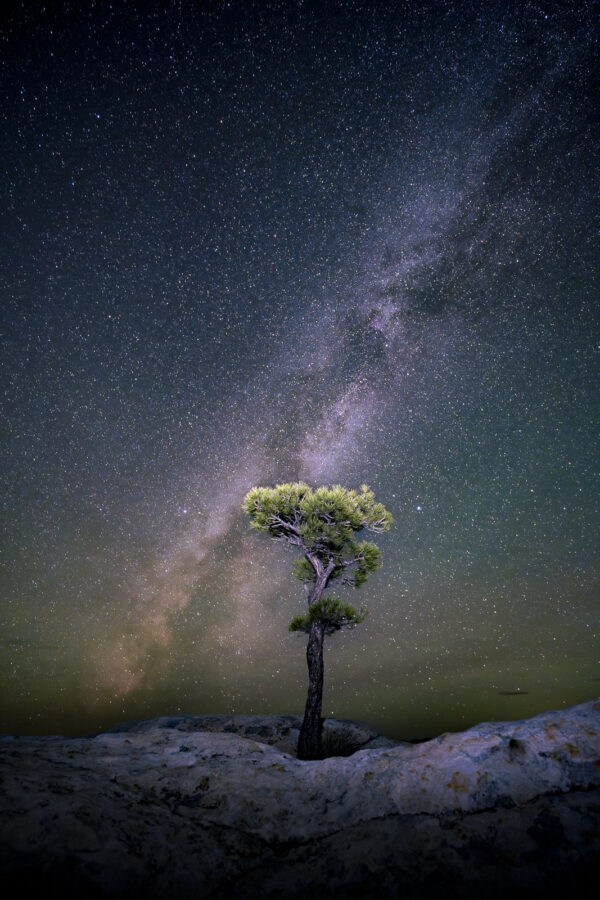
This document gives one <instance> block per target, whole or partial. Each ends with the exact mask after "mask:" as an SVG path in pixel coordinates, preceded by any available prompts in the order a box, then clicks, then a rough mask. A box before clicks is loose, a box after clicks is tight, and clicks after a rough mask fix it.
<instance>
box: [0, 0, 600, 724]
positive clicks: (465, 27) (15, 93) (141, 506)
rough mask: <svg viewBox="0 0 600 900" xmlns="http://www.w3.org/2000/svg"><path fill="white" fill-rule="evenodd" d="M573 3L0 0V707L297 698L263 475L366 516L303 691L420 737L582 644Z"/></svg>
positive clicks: (587, 641) (586, 40)
mask: <svg viewBox="0 0 600 900" xmlns="http://www.w3.org/2000/svg"><path fill="white" fill-rule="evenodd" d="M599 13H600V8H599V7H598V4H597V3H596V2H594V0H583V2H577V3H575V2H564V3H560V2H540V3H534V2H495V0H490V2H485V3H483V2H475V0H472V2H458V0H439V2H435V3H434V2H427V0H426V2H412V0H405V2H400V3H391V2H380V0H374V2H354V0H349V2H343V3H342V2H331V3H327V4H323V3H317V2H309V0H305V2H302V0H295V2H289V3H287V2H278V0H272V2H261V3H259V2H244V3H241V2H239V3H238V2H233V0H232V2H213V3H205V4H199V3H191V2H187V0H180V2H160V3H159V2H154V3H152V2H151V3H145V4H138V3H135V2H133V3H126V4H121V3H111V2H98V3H90V4H84V5H82V4H74V3H73V4H72V3H70V2H62V3H47V4H45V5H44V6H41V5H38V4H36V3H21V4H13V5H12V7H11V11H10V12H9V13H4V14H3V19H2V21H1V24H0V67H1V68H0V73H1V74H0V90H1V96H2V103H1V104H0V116H1V118H2V128H1V129H0V141H1V143H2V151H1V155H0V158H1V160H2V167H3V177H2V180H1V183H0V191H1V193H2V201H1V203H0V214H1V215H2V220H3V223H2V224H3V229H2V233H3V235H4V240H3V241H2V244H1V246H0V253H1V254H2V264H1V266H0V307H1V310H0V314H1V321H0V327H1V334H2V343H3V350H2V362H1V365H2V394H1V399H2V402H1V410H2V425H3V440H2V515H3V523H4V528H3V539H2V581H1V585H0V590H1V600H0V603H1V607H0V608H1V615H0V678H1V680H2V701H1V704H0V730H3V731H20V732H31V733H47V732H61V733H81V734H83V733H89V732H92V731H95V730H99V729H100V728H105V727H108V726H109V725H111V724H114V723H115V722H117V721H120V720H124V719H132V718H146V717H151V716H156V715H163V714H170V713H175V712H177V711H183V712H188V713H210V712H218V713H223V712H236V713H250V712H261V713H279V712H293V713H298V712H301V710H302V709H303V704H304V697H305V689H306V672H305V660H304V642H303V640H302V638H300V637H299V636H298V635H293V634H289V633H288V631H287V626H288V624H289V621H290V620H291V618H292V617H293V616H294V615H296V614H298V613H299V612H302V611H303V604H304V602H305V600H304V592H303V590H302V588H301V586H300V585H299V583H298V582H297V581H295V579H294V578H293V577H292V575H291V564H292V559H293V554H291V553H289V552H287V551H286V550H285V549H284V548H283V547H281V546H278V545H276V544H272V543H271V542H269V541H268V540H267V538H264V537H263V538H261V536H260V535H257V534H256V533H253V532H251V531H250V529H249V527H248V525H249V523H248V521H247V520H245V519H244V516H243V513H242V511H241V504H242V500H243V497H244V495H245V494H246V492H247V491H248V490H249V489H250V488H251V487H252V486H254V485H257V484H264V485H270V484H274V483H275V482H276V481H293V480H297V479H303V480H305V481H307V482H309V483H310V484H312V485H315V486H316V485H318V484H323V483H340V484H343V485H346V486H348V487H357V486H358V485H359V484H361V483H363V482H366V483H368V484H369V485H370V486H371V487H372V489H373V490H374V491H375V495H376V498H377V499H378V500H380V501H381V502H383V503H384V504H385V506H386V507H387V508H388V509H389V510H390V511H391V512H392V514H393V516H394V519H395V524H394V526H393V528H392V531H391V532H390V533H389V534H386V535H384V536H381V537H378V539H377V543H378V544H379V546H380V547H381V548H382V550H383V552H384V563H383V567H382V568H381V569H380V570H379V571H378V572H377V573H376V574H375V575H373V576H371V578H370V579H369V581H368V582H367V584H366V585H365V586H364V587H363V588H362V589H361V591H360V594H355V593H354V592H353V591H352V590H351V589H345V591H346V592H347V594H348V596H347V597H346V596H345V599H347V600H348V601H349V602H354V601H355V600H357V601H358V603H359V605H360V602H364V603H365V604H366V605H367V606H368V608H369V610H370V614H369V616H368V618H367V620H366V621H365V622H364V623H363V624H362V625H361V626H360V627H359V628H357V629H356V630H354V631H352V632H348V633H345V634H344V633H341V634H339V635H337V636H335V637H332V638H331V639H329V640H328V641H327V642H326V648H325V696H324V712H325V714H326V715H335V716H338V717H346V718H355V719H365V720H368V721H371V722H373V723H374V724H375V725H377V726H378V727H379V728H380V730H381V731H382V732H383V733H385V734H388V735H389V736H391V737H399V738H402V737H405V738H413V737H423V736H428V735H432V734H436V733H439V732H441V731H443V730H458V729H463V728H465V727H467V726H468V725H471V724H474V723H476V722H478V721H482V720H487V719H512V718H522V717H524V716H526V715H533V714H535V713H537V712H541V711H543V710H547V709H551V708H558V707H560V706H562V705H571V704H574V703H577V702H582V701H584V700H588V699H590V698H591V697H593V696H595V695H596V694H597V692H598V682H599V679H600V656H599V649H598V629H599V612H600V607H599V581H598V570H599V561H600V560H599V549H598V534H599V531H600V499H599V498H600V491H599V486H600V485H599V476H600V458H599V454H598V445H599V437H600V435H599V422H600V417H599V412H600V409H599V407H600V391H599V371H600V365H599V363H600V329H599V324H600V323H599V318H600V316H599V301H598V289H599V285H600V278H599V276H600V272H599V268H600V247H599V246H598V245H599V234H600V229H599V224H600V222H599V186H600V184H599V182H600V176H599V173H600V153H599V148H600V123H599V108H600V107H599V103H598V97H599V96H600V79H599V69H598V64H597V60H598V51H599V46H598V45H599V42H600V16H599Z"/></svg>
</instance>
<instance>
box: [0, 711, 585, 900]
mask: <svg viewBox="0 0 600 900" xmlns="http://www.w3.org/2000/svg"><path fill="white" fill-rule="evenodd" d="M298 723H299V720H298V719H297V718H296V717H294V716H273V717H270V716H262V717H254V716H248V717H244V716H234V717H226V716H223V717H220V716H200V717H196V716H181V717H174V718H165V719H156V720H152V721H151V722H137V723H130V724H128V725H122V726H118V728H117V729H113V730H112V731H110V732H107V733H104V734H100V735H96V736H95V737H92V738H61V737H14V736H12V737H4V738H2V739H0V759H1V761H2V762H1V774H2V787H1V794H0V796H1V809H2V814H1V818H0V822H1V826H0V833H1V844H0V872H1V873H2V881H3V885H4V886H5V888H6V889H7V890H9V891H10V890H16V889H17V888H18V889H19V891H22V890H24V889H26V888H27V887H30V888H32V889H36V890H40V891H41V890H43V892H44V897H49V896H53V895H55V896H57V897H58V896H60V897H61V898H69V897H75V896H77V897H78V898H79V897H82V896H83V897H86V898H92V900H93V898H128V900H130V898H131V900H135V898H142V897H143V898H150V900H152V898H163V897H164V898H166V897H169V898H181V900H187V898H192V897H193V898H203V897H210V898H223V900H226V898H234V897H236V898H239V897H243V898H250V900H258V898H278V900H284V898H286V900H287V898H302V897H311V898H313V897H344V898H346V897H349V898H350V897H361V898H375V897H377V898H396V897H403V898H409V900H426V898H433V897H435V898H439V897H443V898H457V900H458V898H469V897H479V896H481V895H484V896H485V897H486V898H489V897H491V898H499V897H501V896H502V897H510V898H511V900H512V898H514V897H519V896H525V893H527V895H528V896H530V894H531V891H532V890H535V891H538V890H540V891H541V890H543V891H544V892H545V895H546V896H554V895H555V892H556V891H563V892H566V893H568V894H569V895H571V896H576V897H578V898H587V897H592V896H594V897H595V896H596V891H594V893H593V894H592V893H591V891H590V890H589V889H588V878H589V877H590V876H591V874H592V873H595V871H596V867H597V865H598V863H599V862H600V702H589V703H585V704H582V705H580V706H576V707H573V708H572V709H570V710H562V711H559V712H549V713H544V714H542V715H539V716H536V717H534V718H532V719H529V720H525V721H522V722H501V723H498V722H494V723H485V724H482V725H478V726H476V727H475V728H471V729H469V730H468V731H465V732H463V733H461V734H444V735H441V736H440V737H438V738H435V739H434V740H431V741H427V742H424V743H420V744H401V745H398V746H383V747H381V746H380V747H377V746H375V747H373V746H372V744H371V746H366V745H368V744H369V742H376V741H378V740H382V739H381V738H380V736H378V735H377V732H376V730H375V729H370V727H369V726H367V725H365V724H364V723H348V722H344V723H343V727H342V726H337V725H336V726H332V728H333V730H332V734H335V733H336V729H338V732H339V733H341V734H342V735H344V740H346V741H348V740H351V741H356V742H357V743H358V742H360V743H361V745H362V746H363V747H365V746H366V749H359V750H357V751H356V752H355V753H354V754H353V755H351V756H330V757H328V758H326V759H323V760H318V761H312V762H305V761H300V760H298V759H296V758H295V756H293V755H292V754H291V753H288V752H285V751H284V750H282V749H281V747H280V746H279V744H280V743H281V742H283V743H284V744H285V742H286V741H287V742H288V744H287V746H289V747H293V743H294V737H295V735H294V734H293V733H294V732H296V731H297V727H298ZM250 729H252V730H250ZM368 735H371V736H370V737H368ZM365 736H367V740H363V739H364V738H365ZM392 743H393V742H392ZM347 747H348V743H346V744H345V745H344V749H347ZM8 895H9V896H10V893H9V894H8Z"/></svg>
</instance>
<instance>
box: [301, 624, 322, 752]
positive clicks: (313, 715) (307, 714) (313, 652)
mask: <svg viewBox="0 0 600 900" xmlns="http://www.w3.org/2000/svg"><path fill="white" fill-rule="evenodd" d="M323 639H324V627H323V625H322V623H321V622H313V623H312V625H311V627H310V633H309V635H308V644H307V647H306V661H307V663H308V694H307V695H306V706H305V708H304V719H303V721H302V728H301V729H300V735H299V737H298V759H321V758H322V749H321V732H322V730H323V719H322V718H321V707H322V705H323Z"/></svg>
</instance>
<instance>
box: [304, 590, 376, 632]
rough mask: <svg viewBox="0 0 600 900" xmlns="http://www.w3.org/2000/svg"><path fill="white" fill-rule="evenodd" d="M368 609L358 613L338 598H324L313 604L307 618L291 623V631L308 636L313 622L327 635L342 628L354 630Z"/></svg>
mask: <svg viewBox="0 0 600 900" xmlns="http://www.w3.org/2000/svg"><path fill="white" fill-rule="evenodd" d="M366 615H367V610H366V609H364V608H363V609H361V610H360V612H357V611H356V610H355V609H354V607H353V606H349V605H348V604H347V603H343V602H342V601H341V600H340V599H339V598H338V597H322V598H321V599H320V600H318V601H317V602H316V603H313V604H312V606H311V607H310V609H309V611H308V614H307V615H306V616H296V617H295V618H294V619H292V621H291V622H290V631H303V632H304V633H306V634H308V632H309V631H310V628H311V625H312V624H313V622H319V623H320V624H321V625H323V626H324V631H325V634H334V632H336V631H339V630H340V628H354V627H355V626H356V625H359V624H360V623H361V622H362V621H364V618H365V616H366Z"/></svg>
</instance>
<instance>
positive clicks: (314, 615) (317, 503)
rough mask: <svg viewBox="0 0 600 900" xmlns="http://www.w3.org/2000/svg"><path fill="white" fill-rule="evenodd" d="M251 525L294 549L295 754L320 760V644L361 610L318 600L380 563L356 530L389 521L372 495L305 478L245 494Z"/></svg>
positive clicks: (359, 617) (378, 528) (383, 526)
mask: <svg viewBox="0 0 600 900" xmlns="http://www.w3.org/2000/svg"><path fill="white" fill-rule="evenodd" d="M243 508H244V511H245V512H246V513H247V514H248V515H249V516H250V518H251V520H252V521H251V523H250V524H251V526H252V528H255V529H257V530H258V531H265V532H267V534H269V535H270V536H271V537H273V538H274V539H275V540H278V541H281V542H282V543H285V544H287V545H289V546H291V547H293V548H296V550H297V553H298V554H299V555H298V558H297V559H296V560H295V562H294V565H293V572H294V575H295V576H296V577H297V578H298V579H299V580H300V581H301V582H302V583H303V584H304V586H305V589H306V592H307V599H308V612H307V615H305V616H296V618H294V619H293V620H292V623H291V624H290V630H291V631H302V632H305V633H306V634H308V643H307V647H306V659H307V664H308V693H307V698H306V706H305V710H304V719H303V721H302V728H301V730H300V736H299V740H298V758H299V759H320V758H321V755H322V751H321V734H322V728H323V720H322V717H321V709H322V703H323V643H324V638H325V635H326V634H333V633H335V632H336V631H339V630H340V628H345V627H346V628H353V627H354V626H355V625H357V624H359V623H360V622H362V621H363V619H364V617H365V615H366V610H364V609H361V610H360V612H357V611H356V610H355V609H353V607H352V606H349V605H348V604H344V603H343V602H342V601H341V600H339V599H338V598H336V597H332V596H329V597H324V596H323V594H324V591H325V590H326V589H327V588H328V587H329V585H331V584H332V583H333V582H338V583H340V584H351V585H353V586H354V587H360V586H361V585H362V584H364V582H365V581H366V580H367V578H368V576H369V574H370V573H371V572H373V571H374V570H375V569H377V568H378V566H380V565H381V559H382V554H381V550H380V549H379V548H378V547H377V545H376V544H374V543H372V542H371V541H356V539H355V538H356V535H357V533H358V532H360V531H363V530H365V529H366V530H367V531H372V532H376V533H381V532H383V531H388V530H389V528H390V526H391V524H392V522H393V519H392V516H391V514H390V513H389V512H388V511H387V510H386V509H385V507H384V506H383V505H382V504H381V503H376V502H375V497H374V495H373V492H372V491H371V490H369V488H368V486H367V485H365V484H363V485H362V486H361V488H360V490H358V491H355V490H348V489H347V488H343V487H341V486H340V485H335V486H334V487H319V488H316V489H315V490H313V489H312V488H311V487H309V486H308V485H307V484H304V482H297V483H294V484H277V485H275V487H273V488H267V487H256V488H253V489H252V490H251V491H249V492H248V494H247V495H246V497H245V498H244V506H243Z"/></svg>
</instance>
